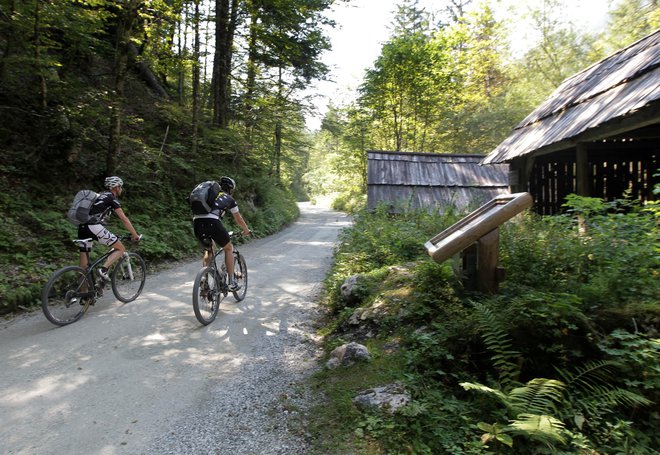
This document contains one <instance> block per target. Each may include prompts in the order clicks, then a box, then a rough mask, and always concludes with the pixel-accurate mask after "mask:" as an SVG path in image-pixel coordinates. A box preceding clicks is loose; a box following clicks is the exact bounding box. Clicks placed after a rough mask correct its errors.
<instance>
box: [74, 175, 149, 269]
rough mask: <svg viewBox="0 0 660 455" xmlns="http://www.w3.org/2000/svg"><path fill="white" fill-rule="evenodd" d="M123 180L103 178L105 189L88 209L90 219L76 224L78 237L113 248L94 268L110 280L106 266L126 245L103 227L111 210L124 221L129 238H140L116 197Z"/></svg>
mask: <svg viewBox="0 0 660 455" xmlns="http://www.w3.org/2000/svg"><path fill="white" fill-rule="evenodd" d="M123 187H124V181H123V180H122V179H121V178H119V177H117V176H112V177H107V178H106V179H105V188H106V191H103V192H102V193H100V194H99V195H98V197H97V198H96V200H95V201H94V203H93V204H92V206H91V208H90V209H89V218H90V221H89V222H87V223H83V224H80V225H78V238H79V239H88V238H91V239H93V240H97V241H98V242H99V243H101V244H103V245H106V246H111V247H114V248H115V251H114V252H113V253H112V254H111V255H110V256H108V258H107V259H106V260H105V262H104V263H103V266H102V267H99V268H98V269H97V270H96V273H98V275H99V276H100V277H101V278H103V279H104V280H108V281H109V280H110V276H109V275H108V268H109V267H110V266H111V265H112V264H114V263H115V262H116V261H117V260H118V259H119V258H120V257H122V255H123V254H124V252H125V251H126V247H124V245H123V244H122V243H121V240H119V238H118V237H117V236H116V235H115V234H113V233H112V232H110V231H109V230H108V229H106V227H105V222H106V219H107V217H108V216H110V214H111V213H112V212H114V213H116V214H117V216H118V217H119V219H120V220H121V221H122V223H124V226H125V227H126V229H127V230H128V231H129V232H130V233H131V239H132V240H133V241H134V242H137V241H139V240H140V236H139V235H138V233H137V231H136V230H135V228H134V227H133V225H132V224H131V222H130V220H129V219H128V217H127V216H126V214H125V213H124V210H123V209H122V208H121V204H120V203H119V199H118V197H119V196H121V193H122V191H123ZM85 249H86V250H87V251H90V250H91V244H90V245H88V246H87V247H86V248H85ZM85 249H83V248H81V251H80V266H81V267H83V268H87V255H86V254H85Z"/></svg>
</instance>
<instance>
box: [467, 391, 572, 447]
mask: <svg viewBox="0 0 660 455" xmlns="http://www.w3.org/2000/svg"><path fill="white" fill-rule="evenodd" d="M461 386H462V387H463V388H464V389H465V390H476V391H479V392H481V393H485V394H487V395H489V396H491V397H493V398H495V399H497V400H498V401H499V402H500V403H502V404H503V405H504V406H505V408H506V409H507V416H509V418H510V420H509V422H508V423H507V424H500V423H494V424H488V423H485V422H480V423H478V424H477V426H478V427H479V428H480V429H481V430H482V431H485V433H484V434H482V436H481V440H482V442H484V443H488V442H491V441H493V440H496V441H498V442H500V443H502V444H505V445H507V446H509V447H513V438H512V437H511V436H510V435H520V436H524V437H526V438H527V439H529V440H533V441H538V442H541V443H544V444H546V445H549V446H552V445H553V444H555V443H560V444H565V443H566V435H565V431H564V430H565V428H564V423H563V422H562V421H561V420H559V419H558V418H556V417H554V416H552V415H551V413H553V414H556V412H557V409H556V405H557V403H560V402H561V401H562V399H563V390H564V383H563V382H561V381H557V380H555V379H544V378H535V379H532V380H531V381H529V382H527V384H525V385H524V386H521V387H516V388H514V389H512V390H511V391H509V392H503V391H501V390H497V389H493V388H490V387H487V386H485V385H483V384H476V383H471V382H463V383H461ZM505 435H506V436H505Z"/></svg>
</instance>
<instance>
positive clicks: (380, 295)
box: [323, 197, 660, 455]
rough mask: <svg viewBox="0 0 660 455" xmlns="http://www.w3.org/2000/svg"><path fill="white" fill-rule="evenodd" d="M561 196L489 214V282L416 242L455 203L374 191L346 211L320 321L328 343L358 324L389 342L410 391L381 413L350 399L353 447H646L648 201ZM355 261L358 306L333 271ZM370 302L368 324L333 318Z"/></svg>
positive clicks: (651, 298) (651, 398) (651, 236)
mask: <svg viewBox="0 0 660 455" xmlns="http://www.w3.org/2000/svg"><path fill="white" fill-rule="evenodd" d="M569 204H570V205H569V206H567V209H569V210H567V212H566V214H564V215H560V216H556V217H552V218H550V217H548V218H541V217H538V216H533V215H530V214H525V215H522V216H519V217H517V218H516V219H514V220H511V221H509V222H507V223H505V224H504V225H503V226H502V227H501V229H500V236H501V242H500V245H501V262H502V265H503V266H505V267H506V269H507V280H506V281H505V282H503V283H502V284H501V285H500V293H499V294H496V295H481V294H478V293H474V292H471V291H468V290H466V289H464V288H463V287H462V285H461V282H460V280H459V279H458V278H457V277H456V276H454V274H453V271H452V268H451V266H450V264H449V263H448V262H449V261H447V262H445V263H443V264H436V263H434V262H433V261H431V260H430V259H429V258H428V257H426V256H425V254H424V252H423V250H422V251H420V248H422V246H423V244H424V242H425V241H426V240H428V238H430V237H432V236H433V235H435V234H436V233H437V232H439V231H442V230H443V229H444V228H446V227H447V226H448V225H450V224H453V222H454V221H455V219H454V218H452V217H450V218H447V216H446V215H443V216H441V215H437V214H428V213H424V212H421V211H419V212H418V211H404V212H403V213H399V214H396V215H393V214H390V213H389V212H388V210H387V209H386V207H380V208H379V209H378V210H375V211H373V212H358V214H357V215H356V216H355V218H354V219H355V224H354V226H353V227H352V228H350V229H347V230H345V231H344V232H343V233H342V236H341V243H340V245H339V246H338V248H337V250H336V254H335V263H334V265H333V268H332V271H331V273H330V274H329V276H328V279H327V281H326V295H325V298H324V302H325V304H326V305H327V306H328V318H327V319H328V321H332V322H331V323H329V324H328V326H327V330H326V331H325V332H324V334H325V337H326V343H327V344H328V346H329V347H332V346H336V345H338V344H340V343H341V342H342V341H344V340H347V339H350V340H356V341H359V342H360V341H363V340H365V334H366V333H368V334H369V338H368V340H371V341H370V342H373V340H377V342H378V343H379V344H380V343H382V344H385V345H386V344H390V343H395V344H396V345H398V346H400V348H399V350H398V351H397V352H398V353H399V355H400V356H401V357H400V358H401V359H403V360H405V363H403V364H402V365H401V364H400V368H403V371H402V374H403V377H404V378H405V384H406V387H407V388H408V389H409V390H410V391H411V393H412V396H413V400H412V402H411V403H410V404H409V405H407V406H406V407H404V408H403V409H402V410H401V411H400V413H397V414H395V415H392V416H389V415H383V414H381V413H367V414H362V415H360V414H357V415H356V414H354V412H355V411H354V410H351V414H347V415H348V416H349V417H348V419H350V421H351V422H352V424H353V425H352V427H353V428H355V427H357V428H359V431H358V433H359V434H358V435H357V436H359V437H360V438H359V439H358V440H353V441H352V442H351V443H350V446H351V447H363V446H361V445H360V444H368V446H369V448H370V450H372V451H373V453H429V454H431V453H433V454H435V453H452V454H468V453H470V454H479V453H480V454H485V453H498V451H499V453H512V454H521V455H528V454H529V455H531V454H543V453H555V454H578V453H596V452H598V453H640V454H644V455H646V454H651V453H654V452H653V447H657V446H658V443H659V441H658V437H657V436H656V433H657V431H656V430H655V429H656V428H657V426H658V415H657V411H656V410H655V408H654V406H655V403H657V402H658V387H659V385H658V381H659V372H660V367H659V363H658V362H659V360H660V356H658V352H659V348H658V340H657V339H655V338H656V337H655V334H656V333H657V321H658V317H659V313H660V308H659V307H658V304H657V302H658V299H657V295H658V286H659V284H658V283H657V281H658V280H657V273H658V272H657V235H658V225H657V218H656V215H655V212H654V211H652V210H651V211H649V210H648V209H647V208H644V209H642V208H638V207H635V206H634V205H630V204H628V203H626V202H625V201H619V202H617V203H615V204H602V203H601V202H600V201H592V200H582V199H580V198H573V197H572V198H569ZM578 212H579V217H578ZM454 215H455V216H457V214H453V215H452V216H454ZM585 228H586V232H585V231H584V229H585ZM408 239H410V240H408ZM413 252H414V253H415V254H413ZM654 258H655V259H654ZM620 263H624V264H626V267H628V268H630V269H629V270H628V269H622V268H621V267H620V266H619V264H620ZM399 269H400V270H405V272H404V273H396V272H395V270H399ZM353 274H359V276H360V277H364V278H365V281H364V282H363V284H364V285H363V286H362V287H361V293H360V299H359V301H358V302H356V303H355V305H357V307H355V306H352V307H350V308H346V307H345V306H344V305H343V304H341V302H340V298H339V296H338V293H339V286H340V285H341V283H342V282H343V280H344V279H345V278H346V277H348V276H350V275H353ZM615 276H616V278H615ZM649 277H651V279H649ZM606 280H611V281H615V282H616V283H619V284H621V285H620V286H618V287H616V286H612V285H611V284H609V283H606V282H605V281H606ZM394 290H395V291H396V292H394ZM596 295H597V296H598V298H595V296H596ZM375 304H377V305H378V308H379V310H380V311H381V316H380V319H379V320H372V319H368V320H365V322H364V324H367V323H368V330H365V329H364V327H360V328H359V329H353V330H351V325H350V324H345V323H343V322H342V321H346V320H348V319H349V318H350V317H351V315H353V314H356V312H357V314H364V313H360V312H363V311H369V309H371V308H373V306H374V305H375ZM361 368H368V365H362V366H361ZM324 378H325V379H324V380H325V381H326V383H328V384H330V383H332V381H334V380H335V378H336V376H335V375H334V374H333V373H332V372H330V371H328V372H325V376H324ZM381 384H382V382H381ZM323 390H325V387H323ZM472 392H480V393H472ZM345 399H346V400H348V397H346V398H345ZM332 405H333V404H332V402H330V403H324V406H328V407H331V406H332ZM351 422H347V425H350V423H351ZM354 435H355V434H354ZM329 437H333V436H329ZM345 451H346V452H349V451H350V449H348V448H345Z"/></svg>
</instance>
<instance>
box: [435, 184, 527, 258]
mask: <svg viewBox="0 0 660 455" xmlns="http://www.w3.org/2000/svg"><path fill="white" fill-rule="evenodd" d="M533 203H534V199H533V198H532V195H531V194H529V193H514V194H509V195H501V196H497V197H495V198H493V199H491V200H490V201H489V202H487V203H486V204H484V205H482V206H481V207H479V208H478V209H477V210H475V211H474V212H472V213H470V214H469V215H468V216H466V217H465V218H463V219H462V220H460V221H459V222H457V223H455V224H454V225H452V226H450V227H448V228H447V229H445V230H444V231H442V232H441V233H440V234H438V235H436V236H435V237H433V238H432V239H431V240H429V241H428V242H426V243H425V244H424V247H425V248H426V251H427V252H428V254H429V256H431V257H432V258H433V260H434V261H436V262H443V261H445V260H447V259H449V258H450V257H452V256H454V255H455V254H458V253H460V252H461V251H463V250H464V249H465V248H467V247H469V246H470V245H472V244H473V243H474V242H476V241H478V240H479V239H480V238H481V237H483V236H485V235H486V234H488V233H489V232H491V231H493V230H494V229H497V228H498V227H499V226H500V225H501V224H502V223H504V222H506V221H507V220H509V219H511V218H513V217H514V216H516V215H517V214H519V213H520V212H522V211H524V210H526V209H528V208H529V207H531V206H532V204H533Z"/></svg>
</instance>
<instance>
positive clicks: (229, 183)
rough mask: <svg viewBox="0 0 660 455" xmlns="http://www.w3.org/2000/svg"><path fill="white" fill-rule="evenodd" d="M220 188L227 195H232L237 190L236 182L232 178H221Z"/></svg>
mask: <svg viewBox="0 0 660 455" xmlns="http://www.w3.org/2000/svg"><path fill="white" fill-rule="evenodd" d="M220 188H222V190H223V191H224V192H226V193H229V194H232V193H233V192H234V189H235V188H236V182H234V179H232V178H231V177H227V176H226V175H225V176H222V177H220Z"/></svg>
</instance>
